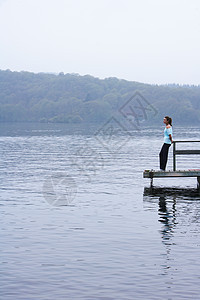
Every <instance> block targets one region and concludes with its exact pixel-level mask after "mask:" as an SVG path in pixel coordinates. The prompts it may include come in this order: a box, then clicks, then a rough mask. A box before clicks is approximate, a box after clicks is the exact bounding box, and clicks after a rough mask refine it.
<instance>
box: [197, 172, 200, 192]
mask: <svg viewBox="0 0 200 300" xmlns="http://www.w3.org/2000/svg"><path fill="white" fill-rule="evenodd" d="M197 189H198V190H199V192H200V176H197Z"/></svg>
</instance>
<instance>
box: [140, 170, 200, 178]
mask: <svg viewBox="0 0 200 300" xmlns="http://www.w3.org/2000/svg"><path fill="white" fill-rule="evenodd" d="M199 176H200V170H199V169H198V170H179V171H165V172H161V171H154V170H151V171H147V170H146V171H144V172H143V177H144V178H163V177H199Z"/></svg>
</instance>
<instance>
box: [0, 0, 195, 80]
mask: <svg viewBox="0 0 200 300" xmlns="http://www.w3.org/2000/svg"><path fill="white" fill-rule="evenodd" d="M0 69H2V70H5V69H10V70H12V71H22V70H24V71H32V72H36V73H38V72H55V73H59V72H64V73H79V74H81V75H85V74H90V75H93V76H95V77H100V78H105V77H118V78H123V79H127V80H132V81H139V82H145V83H158V84H162V83H180V84H200V1H199V0H0Z"/></svg>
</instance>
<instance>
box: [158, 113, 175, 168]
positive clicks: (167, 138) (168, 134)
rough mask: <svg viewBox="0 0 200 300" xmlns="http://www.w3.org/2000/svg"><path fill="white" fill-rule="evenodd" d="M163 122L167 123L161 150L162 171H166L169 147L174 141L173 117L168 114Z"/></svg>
mask: <svg viewBox="0 0 200 300" xmlns="http://www.w3.org/2000/svg"><path fill="white" fill-rule="evenodd" d="M163 123H164V124H165V125H166V127H165V130H164V144H163V146H162V149H161V151H160V154H159V156H160V171H165V168H166V165H167V158H168V152H169V147H170V146H171V144H172V143H173V141H172V119H171V118H170V117H168V116H166V117H164V119H163Z"/></svg>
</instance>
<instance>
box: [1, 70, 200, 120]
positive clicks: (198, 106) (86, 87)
mask: <svg viewBox="0 0 200 300" xmlns="http://www.w3.org/2000/svg"><path fill="white" fill-rule="evenodd" d="M136 91H137V92H139V94H140V95H141V96H142V97H143V98H144V99H146V102H145V105H146V112H148V110H150V109H151V108H152V107H153V108H155V110H156V111H157V113H156V114H154V115H153V119H152V122H153V123H156V122H158V121H159V122H160V120H161V119H162V118H163V116H164V115H166V114H168V115H170V116H172V117H173V118H174V119H175V120H176V123H179V124H198V123H199V122H200V86H189V85H188V86H187V85H185V86H180V85H176V84H173V85H160V86H159V85H150V84H143V83H138V82H130V81H126V80H121V79H117V78H106V79H104V80H101V79H99V78H95V77H92V76H90V75H85V76H80V75H78V74H64V73H60V74H58V75H55V74H45V73H39V74H35V73H31V72H24V71H23V72H11V71H10V70H6V71H1V70H0V122H16V121H17V122H18V121H20V122H27V121H29V122H63V123H81V122H96V123H99V122H104V121H106V120H108V119H109V118H110V117H111V116H115V115H117V114H119V111H120V109H121V107H122V106H123V105H124V103H126V102H127V101H128V100H129V99H130V98H131V97H132V96H133V95H134V94H135V92H136ZM139 102H140V101H139ZM139 102H138V103H139ZM143 105H144V103H143ZM148 106H149V108H150V109H149V108H148ZM146 112H145V111H144V114H146ZM119 115H120V116H121V114H119ZM149 121H151V120H149Z"/></svg>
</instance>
